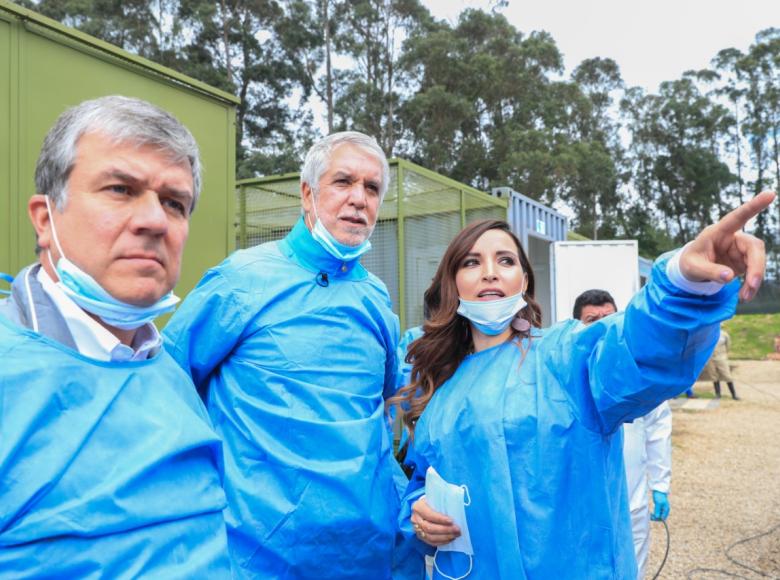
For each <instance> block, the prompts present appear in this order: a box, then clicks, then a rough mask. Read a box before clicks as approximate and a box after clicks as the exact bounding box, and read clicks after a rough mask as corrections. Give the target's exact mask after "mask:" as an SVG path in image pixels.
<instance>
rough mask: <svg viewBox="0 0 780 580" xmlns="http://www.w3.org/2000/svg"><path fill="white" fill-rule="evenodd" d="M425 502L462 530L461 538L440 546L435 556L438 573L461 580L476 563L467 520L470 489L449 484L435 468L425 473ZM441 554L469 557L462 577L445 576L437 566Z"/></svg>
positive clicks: (454, 579) (451, 578)
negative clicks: (447, 553)
mask: <svg viewBox="0 0 780 580" xmlns="http://www.w3.org/2000/svg"><path fill="white" fill-rule="evenodd" d="M425 501H427V502H428V505H430V506H431V508H433V509H434V510H436V511H437V512H439V513H441V514H444V515H445V516H448V517H449V518H451V519H452V521H453V523H454V524H455V525H456V526H458V528H460V536H458V537H457V538H455V539H454V540H452V541H451V542H449V543H447V544H444V545H443V546H439V547H438V548H437V549H436V553H435V554H434V555H433V565H434V566H435V567H436V571H437V572H438V573H439V574H440V575H441V576H442V577H444V578H448V579H450V580H460V579H461V578H465V577H466V576H468V575H469V574H471V569H472V567H473V564H474V561H473V557H474V548H473V547H472V545H471V534H470V533H469V524H468V520H467V519H466V506H468V505H470V504H471V498H470V497H469V494H468V488H467V487H466V486H465V485H455V484H452V483H448V482H447V481H445V480H444V478H443V477H442V476H441V475H439V474H438V473H437V472H436V470H435V469H434V468H433V467H429V468H428V470H427V471H426V472H425ZM439 552H461V553H463V554H466V555H467V556H468V557H469V567H468V570H466V572H465V574H463V575H462V576H457V577H452V576H448V575H447V574H444V573H443V572H442V571H441V570H440V569H439V567H438V565H437V564H436V556H437V555H438V554H439Z"/></svg>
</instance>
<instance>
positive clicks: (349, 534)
mask: <svg viewBox="0 0 780 580" xmlns="http://www.w3.org/2000/svg"><path fill="white" fill-rule="evenodd" d="M398 333H399V330H398V319H397V317H396V316H395V314H393V312H392V310H391V309H390V300H389V297H388V294H387V290H386V289H385V287H384V285H383V284H382V282H381V281H379V279H378V278H376V277H375V276H373V275H371V274H369V273H368V272H367V271H366V270H365V269H364V268H363V267H362V266H361V265H360V264H359V263H358V262H357V261H352V262H347V263H342V262H341V261H338V260H335V259H334V258H332V257H331V256H330V255H328V254H327V253H326V252H325V251H324V250H323V249H322V248H321V247H320V246H319V244H318V243H317V242H316V241H315V240H314V239H313V238H312V237H311V234H310V233H309V231H308V229H307V228H306V227H305V225H304V224H303V220H299V221H298V223H297V225H296V226H295V228H293V230H292V231H291V232H290V234H289V235H288V236H287V237H286V238H285V239H284V240H281V241H279V242H272V243H268V244H264V245H262V246H257V247H255V248H251V249H249V250H243V251H239V252H236V253H235V254H233V255H232V256H230V257H229V258H228V259H227V260H225V261H224V262H223V263H222V264H220V265H219V266H217V267H216V268H214V269H212V270H210V271H209V272H208V273H207V274H206V276H205V277H204V279H203V280H202V281H201V282H200V284H199V285H198V287H197V288H196V289H195V290H194V291H193V292H192V293H191V294H190V295H189V296H188V297H187V299H186V300H185V301H184V303H183V304H182V306H181V307H180V308H179V310H178V311H177V313H176V315H175V316H174V317H173V319H172V320H171V322H170V323H169V325H168V327H167V328H166V330H165V337H166V346H167V348H169V349H170V351H171V353H172V354H173V355H174V357H175V358H176V359H177V360H178V361H179V363H180V364H181V365H182V366H183V367H184V368H185V369H187V370H188V371H189V372H190V373H191V374H192V377H193V379H194V380H195V383H196V384H197V385H199V387H200V388H201V389H203V390H207V400H208V410H209V413H210V415H211V417H212V419H213V421H214V425H215V427H216V429H217V431H218V433H219V435H220V436H221V437H222V438H223V441H224V443H225V453H226V460H225V463H226V467H225V471H226V476H225V491H226V493H227V497H228V509H227V510H226V520H227V523H228V539H229V545H230V550H231V557H232V558H233V562H234V573H236V574H237V575H238V576H243V577H255V578H264V579H265V578H361V579H367V578H372V579H379V580H381V579H383V578H388V577H390V570H391V562H392V555H393V544H394V539H395V533H396V527H397V516H398V508H399V494H398V490H397V488H396V487H395V485H394V480H393V471H394V470H400V466H398V464H397V462H396V461H395V459H394V457H393V456H392V444H391V437H390V432H389V429H388V426H387V419H386V416H385V413H384V401H383V396H384V397H386V396H389V395H391V394H392V393H393V392H394V390H395V369H396V357H395V352H396V345H397V343H398Z"/></svg>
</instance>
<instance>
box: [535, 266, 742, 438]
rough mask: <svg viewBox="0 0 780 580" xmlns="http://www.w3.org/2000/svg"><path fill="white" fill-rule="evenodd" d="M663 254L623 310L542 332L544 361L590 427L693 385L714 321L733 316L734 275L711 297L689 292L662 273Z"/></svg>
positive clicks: (616, 421) (603, 428)
mask: <svg viewBox="0 0 780 580" xmlns="http://www.w3.org/2000/svg"><path fill="white" fill-rule="evenodd" d="M671 255H672V254H671V253H669V254H665V255H664V256H662V257H661V258H659V259H658V260H657V261H656V263H655V265H654V267H653V271H652V275H651V280H650V282H649V283H648V284H647V285H646V286H644V287H643V288H642V290H640V291H639V293H637V294H636V295H635V296H634V298H633V299H632V300H631V302H630V303H629V305H628V307H627V308H626V310H625V311H624V312H621V313H618V314H615V315H613V316H608V317H606V318H603V319H602V320H600V321H599V322H597V323H594V324H591V325H589V326H583V325H582V324H581V323H579V322H578V321H568V322H564V323H561V324H559V325H557V326H555V327H553V328H552V329H550V331H549V332H548V333H547V334H546V335H545V337H544V339H543V342H542V345H541V347H542V348H543V349H544V359H545V365H546V366H547V368H548V369H549V370H550V371H551V372H552V374H553V375H554V376H555V377H556V379H557V381H556V382H557V383H558V384H560V385H561V387H563V389H564V390H565V391H566V396H567V397H568V399H569V401H570V406H571V408H572V410H573V412H574V414H575V415H576V416H577V418H578V419H579V420H580V421H581V422H582V423H583V425H585V427H586V428H588V429H590V430H592V431H595V432H600V433H604V434H611V433H614V432H615V431H616V430H617V429H618V428H619V427H620V426H621V425H622V424H623V423H624V422H627V421H631V420H633V419H636V418H638V417H641V416H643V415H646V414H647V413H649V412H650V411H651V410H652V409H654V408H655V407H657V406H658V405H659V404H661V403H662V402H663V401H665V400H667V399H670V398H673V397H675V396H676V395H678V394H680V393H681V392H683V391H684V390H685V389H686V388H687V387H689V386H690V385H691V384H693V382H694V381H695V380H696V377H697V376H698V375H699V373H700V372H701V369H702V368H703V367H704V365H705V363H706V362H707V359H708V358H709V356H710V353H711V352H712V350H713V348H714V347H715V343H716V342H717V340H718V328H719V324H720V322H721V321H723V320H726V319H728V318H730V317H731V316H733V315H734V311H735V309H736V304H737V293H738V291H739V285H740V282H739V281H738V280H734V281H733V282H732V283H730V284H727V285H726V286H724V287H723V288H722V289H721V290H720V291H719V292H717V293H716V294H713V295H711V296H699V295H695V294H691V293H689V292H686V291H684V290H681V289H679V288H677V287H676V286H674V285H673V284H672V283H671V282H670V281H669V279H668V277H667V276H666V264H667V262H668V260H669V258H670V257H671Z"/></svg>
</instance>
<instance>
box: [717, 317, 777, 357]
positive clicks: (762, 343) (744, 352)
mask: <svg viewBox="0 0 780 580" xmlns="http://www.w3.org/2000/svg"><path fill="white" fill-rule="evenodd" d="M724 327H725V328H726V331H727V332H728V333H729V336H731V350H730V351H729V358H733V359H743V360H744V359H748V360H761V359H763V358H764V357H765V356H766V355H767V354H768V353H770V352H773V351H774V348H775V347H774V339H775V335H776V334H780V312H778V313H775V314H738V315H737V316H735V317H734V318H732V319H731V320H729V321H728V322H726V323H725V324H724Z"/></svg>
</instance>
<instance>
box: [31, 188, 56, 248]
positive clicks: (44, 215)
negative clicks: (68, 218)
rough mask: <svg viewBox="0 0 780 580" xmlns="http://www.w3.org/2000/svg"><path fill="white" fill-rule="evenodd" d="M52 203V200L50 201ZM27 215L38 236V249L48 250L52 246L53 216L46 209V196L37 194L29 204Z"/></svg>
mask: <svg viewBox="0 0 780 580" xmlns="http://www.w3.org/2000/svg"><path fill="white" fill-rule="evenodd" d="M50 201H51V200H50ZM52 205H54V204H52ZM27 215H29V216H30V221H31V222H32V226H33V228H34V229H35V234H36V235H37V236H38V247H40V248H43V249H48V248H49V246H50V245H51V240H52V237H51V215H50V214H49V208H47V207H46V196H45V195H42V194H40V193H36V194H35V195H33V196H32V197H30V201H28V202H27Z"/></svg>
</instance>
